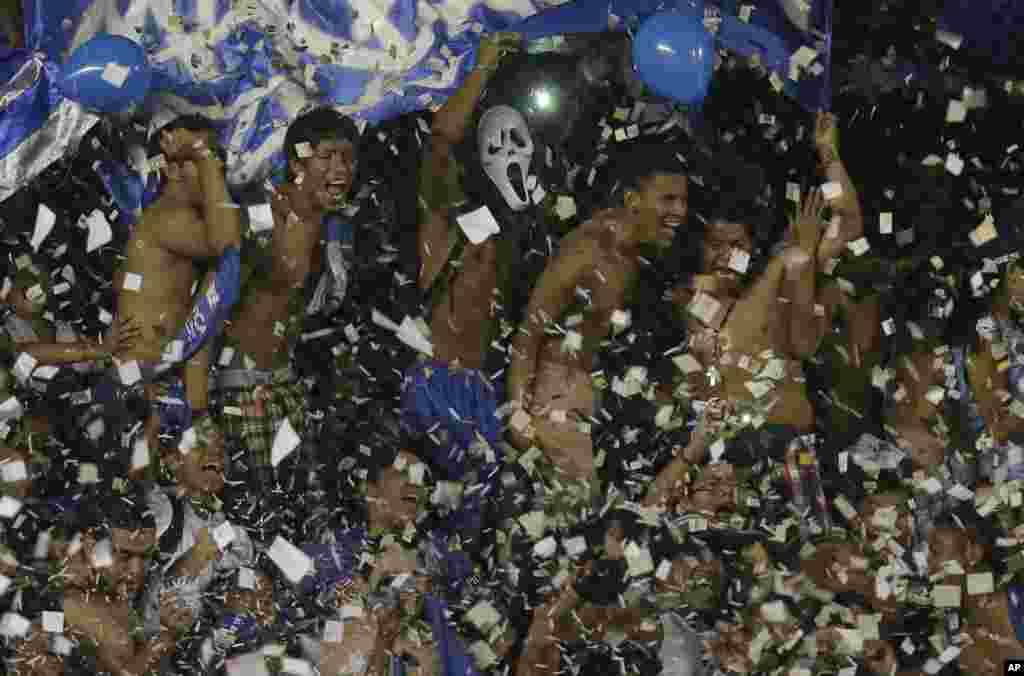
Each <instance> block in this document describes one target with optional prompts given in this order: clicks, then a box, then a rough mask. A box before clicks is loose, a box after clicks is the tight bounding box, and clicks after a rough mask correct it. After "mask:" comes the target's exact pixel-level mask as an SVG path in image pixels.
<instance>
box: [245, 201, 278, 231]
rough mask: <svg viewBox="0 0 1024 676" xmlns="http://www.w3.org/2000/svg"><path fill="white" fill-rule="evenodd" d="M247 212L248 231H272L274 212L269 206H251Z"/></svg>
mask: <svg viewBox="0 0 1024 676" xmlns="http://www.w3.org/2000/svg"><path fill="white" fill-rule="evenodd" d="M248 211H249V230H250V231H252V232H266V231H267V230H273V229H274V212H273V210H271V208H270V205H269V204H253V205H251V206H250V207H249V209H248Z"/></svg>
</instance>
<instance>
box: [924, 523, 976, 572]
mask: <svg viewBox="0 0 1024 676" xmlns="http://www.w3.org/2000/svg"><path fill="white" fill-rule="evenodd" d="M967 544H968V536H967V535H966V534H965V533H964V532H963V531H960V530H958V529H955V528H936V529H934V530H933V531H932V532H931V533H930V534H929V535H928V571H929V572H930V573H931V574H932V575H935V574H937V573H940V572H942V570H943V564H944V563H946V562H947V561H958V562H960V564H961V565H962V566H963V567H964V568H965V569H966V568H967V567H968V565H967V560H966V559H967V556H966V553H967Z"/></svg>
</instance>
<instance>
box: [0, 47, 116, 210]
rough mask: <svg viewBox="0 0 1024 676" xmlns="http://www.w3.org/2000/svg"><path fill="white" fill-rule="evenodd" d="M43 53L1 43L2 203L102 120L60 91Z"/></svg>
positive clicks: (0, 192)
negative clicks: (9, 47) (12, 47)
mask: <svg viewBox="0 0 1024 676" xmlns="http://www.w3.org/2000/svg"><path fill="white" fill-rule="evenodd" d="M57 80H58V69H57V67H56V66H55V65H54V64H53V63H52V62H50V61H48V60H47V59H46V56H45V55H44V54H41V53H39V52H33V51H29V50H25V49H7V48H5V47H0V202H2V201H3V200H5V199H7V198H8V197H10V196H11V195H13V194H14V193H16V192H17V191H18V190H19V189H20V188H22V187H23V186H24V185H26V184H27V183H28V182H29V181H31V180H32V179H33V178H35V177H36V176H38V175H39V174H40V173H41V172H42V171H43V170H44V169H46V168H47V167H48V166H50V165H51V164H52V163H53V162H55V161H57V160H59V159H60V158H61V157H63V155H64V154H65V153H66V152H67V150H68V148H70V147H73V146H75V145H77V143H78V142H79V141H80V140H81V139H82V137H83V136H85V134H86V133H87V132H88V131H89V130H90V129H91V128H92V126H93V125H94V124H96V122H97V121H98V120H99V118H98V117H97V116H96V115H93V114H92V113H89V112H86V111H85V110H84V109H83V108H82V107H81V106H79V105H78V104H77V103H75V102H73V101H70V100H68V99H66V98H64V96H63V95H62V94H61V93H60V90H59V89H58V87H57Z"/></svg>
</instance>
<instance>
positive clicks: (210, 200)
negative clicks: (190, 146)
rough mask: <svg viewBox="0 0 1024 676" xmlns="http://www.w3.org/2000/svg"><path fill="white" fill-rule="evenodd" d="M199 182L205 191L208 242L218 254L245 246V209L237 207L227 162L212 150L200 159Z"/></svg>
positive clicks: (205, 218)
mask: <svg viewBox="0 0 1024 676" xmlns="http://www.w3.org/2000/svg"><path fill="white" fill-rule="evenodd" d="M196 164H197V166H198V167H199V183H200V185H201V186H202V190H203V203H202V206H201V209H202V212H203V219H204V220H205V221H206V227H207V230H206V243H207V246H209V248H210V251H211V253H212V254H213V255H214V256H220V255H221V254H223V253H224V250H225V249H227V248H229V247H233V246H236V247H237V246H241V244H242V219H241V214H240V212H241V209H236V208H235V207H234V204H233V200H232V199H231V194H230V193H229V192H228V186H227V182H226V181H225V180H224V163H223V162H221V161H220V159H219V158H218V157H217V156H215V155H214V154H213V153H212V152H209V151H208V152H207V154H204V155H203V156H202V157H201V158H200V159H199V160H198V161H197V162H196Z"/></svg>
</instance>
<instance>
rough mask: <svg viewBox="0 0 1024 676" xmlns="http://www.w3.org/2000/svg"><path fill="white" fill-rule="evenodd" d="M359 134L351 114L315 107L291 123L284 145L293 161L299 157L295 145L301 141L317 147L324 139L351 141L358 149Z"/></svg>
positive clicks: (289, 158)
mask: <svg viewBox="0 0 1024 676" xmlns="http://www.w3.org/2000/svg"><path fill="white" fill-rule="evenodd" d="M359 136H360V134H359V127H357V126H356V123H355V122H353V121H352V118H350V117H349V116H347V115H342V114H341V113H339V112H338V111H336V110H334V109H333V108H326V107H321V108H314V109H313V110H311V111H309V112H308V113H304V114H302V115H299V116H298V117H297V118H295V121H294V122H292V123H291V126H289V127H288V133H287V134H285V137H284V147H285V152H286V153H287V155H288V160H289V161H291V160H295V159H298V154H297V153H296V151H295V146H297V145H298V144H300V143H308V144H310V145H311V146H314V147H315V146H317V145H319V144H320V143H322V142H324V141H351V142H352V145H353V146H355V147H356V149H357V150H358V147H359Z"/></svg>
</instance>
